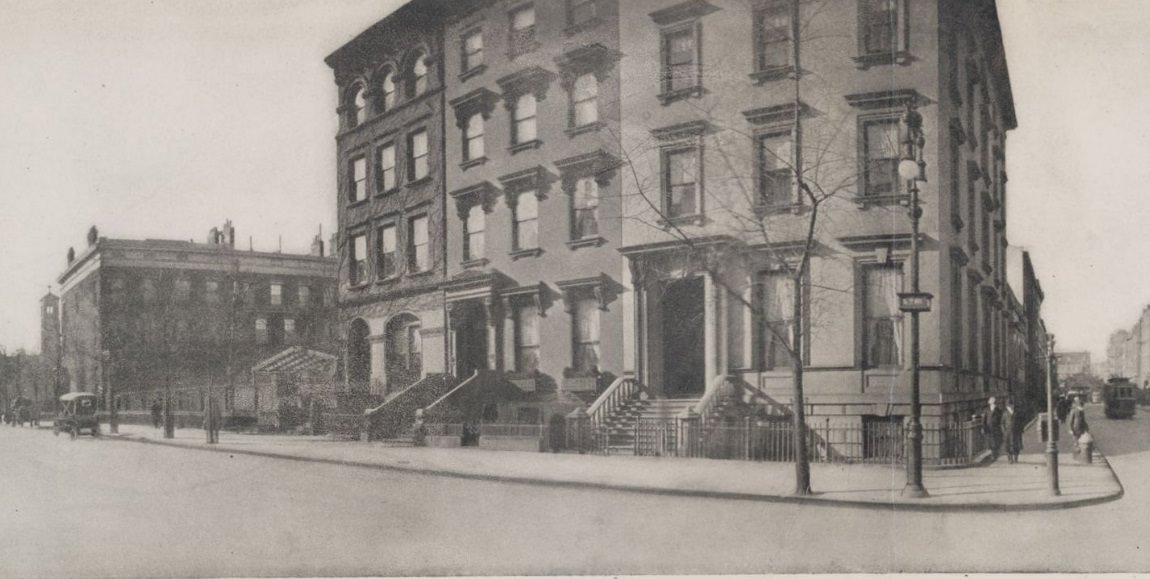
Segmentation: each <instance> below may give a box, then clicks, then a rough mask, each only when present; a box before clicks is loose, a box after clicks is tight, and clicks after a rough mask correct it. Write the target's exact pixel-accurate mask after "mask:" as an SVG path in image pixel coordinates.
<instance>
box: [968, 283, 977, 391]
mask: <svg viewBox="0 0 1150 579" xmlns="http://www.w3.org/2000/svg"><path fill="white" fill-rule="evenodd" d="M966 304H967V310H966V369H967V370H970V371H972V372H974V371H977V370H978V282H976V281H975V280H974V279H970V278H968V279H967V284H966Z"/></svg>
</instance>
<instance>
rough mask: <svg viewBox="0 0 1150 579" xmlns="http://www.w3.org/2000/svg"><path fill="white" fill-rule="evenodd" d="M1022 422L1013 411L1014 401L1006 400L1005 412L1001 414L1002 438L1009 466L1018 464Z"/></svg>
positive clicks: (1020, 449)
mask: <svg viewBox="0 0 1150 579" xmlns="http://www.w3.org/2000/svg"><path fill="white" fill-rule="evenodd" d="M1022 427H1023V424H1022V420H1021V419H1020V418H1019V417H1018V413H1016V412H1015V411H1014V401H1013V400H1010V399H1007V400H1006V410H1005V411H1003V413H1002V437H1003V438H1004V439H1005V441H1006V460H1007V461H1008V462H1009V463H1010V464H1015V463H1017V462H1018V454H1019V453H1020V452H1022Z"/></svg>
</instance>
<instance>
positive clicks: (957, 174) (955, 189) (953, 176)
mask: <svg viewBox="0 0 1150 579" xmlns="http://www.w3.org/2000/svg"><path fill="white" fill-rule="evenodd" d="M949 152H950V222H951V223H952V224H954V227H955V229H956V230H958V229H961V228H962V196H961V194H960V192H961V191H962V143H961V142H960V141H959V138H958V135H957V134H956V131H954V130H953V129H952V130H951V133H950V151H949Z"/></svg>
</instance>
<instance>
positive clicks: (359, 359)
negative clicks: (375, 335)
mask: <svg viewBox="0 0 1150 579" xmlns="http://www.w3.org/2000/svg"><path fill="white" fill-rule="evenodd" d="M370 335H371V330H370V329H369V328H368V327H367V322H365V321H363V320H361V319H357V320H354V321H353V322H351V325H350V326H349V327H348V330H347V381H348V386H350V387H351V389H352V390H366V389H367V385H368V382H369V381H370V380H371V339H370Z"/></svg>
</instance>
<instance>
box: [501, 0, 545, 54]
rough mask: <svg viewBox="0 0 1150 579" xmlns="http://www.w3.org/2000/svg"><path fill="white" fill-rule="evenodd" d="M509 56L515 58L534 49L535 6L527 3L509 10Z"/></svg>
mask: <svg viewBox="0 0 1150 579" xmlns="http://www.w3.org/2000/svg"><path fill="white" fill-rule="evenodd" d="M507 44H508V46H509V47H510V56H511V58H515V57H517V56H519V55H521V54H526V53H528V52H531V51H533V50H535V49H536V48H537V47H538V46H539V44H538V42H536V40H535V6H534V5H530V4H529V5H527V6H523V7H522V8H517V9H516V10H514V11H513V12H511V37H510V39H509V40H508V43H507Z"/></svg>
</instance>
